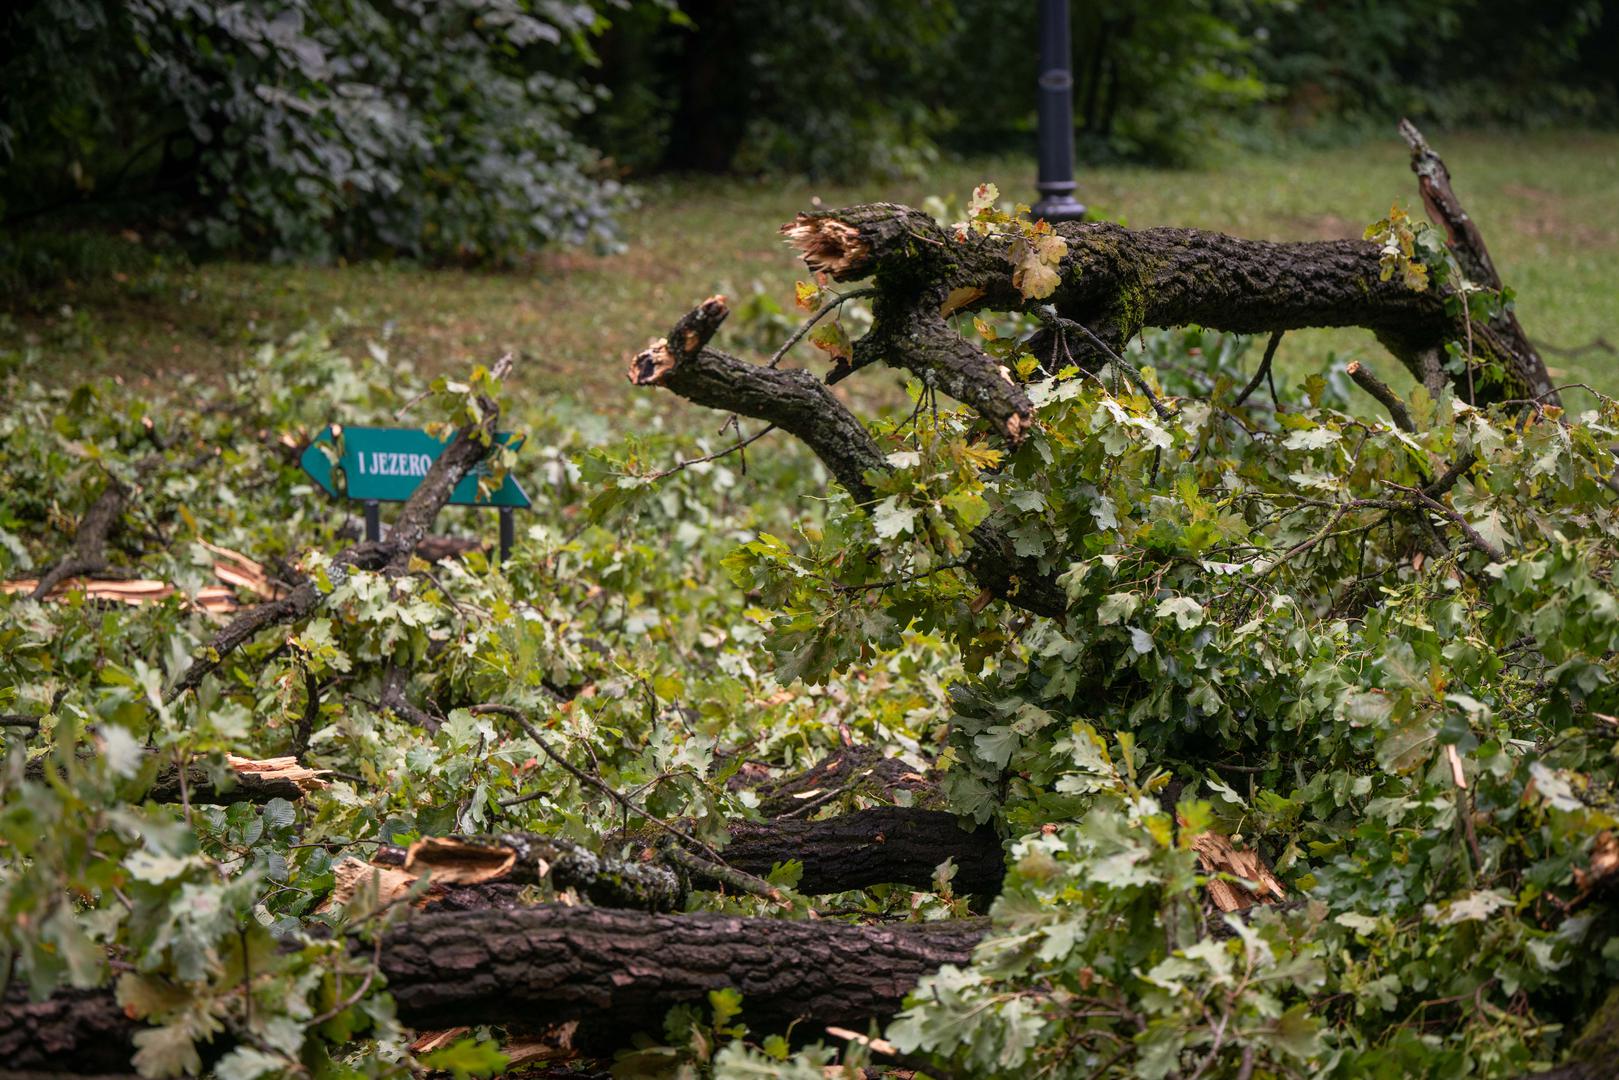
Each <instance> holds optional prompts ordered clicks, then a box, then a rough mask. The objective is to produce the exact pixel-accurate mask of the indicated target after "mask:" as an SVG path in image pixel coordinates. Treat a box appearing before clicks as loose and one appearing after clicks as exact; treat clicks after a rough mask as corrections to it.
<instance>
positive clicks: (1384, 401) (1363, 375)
mask: <svg viewBox="0 0 1619 1080" xmlns="http://www.w3.org/2000/svg"><path fill="white" fill-rule="evenodd" d="M1344 373H1345V374H1347V375H1348V376H1349V377H1350V378H1351V379H1354V380H1355V385H1356V386H1358V387H1360V388H1361V389H1362V390H1364V391H1366V392H1367V393H1368V394H1370V395H1371V396H1372V397H1373V398H1375V399H1376V401H1377V403H1378V404H1379V405H1381V406H1383V408H1385V409H1387V410H1388V413H1389V419H1390V420H1393V421H1394V426H1395V427H1397V428H1399V429H1400V430H1401V431H1403V432H1405V433H1406V434H1408V435H1409V434H1411V433H1412V432H1414V431H1416V430H1417V425H1416V424H1415V422H1413V421H1412V419H1411V410H1410V409H1408V408H1406V405H1405V402H1404V401H1403V400H1402V399H1401V398H1400V395H1399V394H1396V393H1395V392H1394V391H1393V390H1392V389H1390V388H1389V384H1388V383H1386V382H1384V381H1383V380H1382V379H1379V378H1378V377H1377V376H1376V375H1374V374H1372V369H1371V368H1369V367H1367V366H1366V365H1365V364H1363V363H1361V362H1360V361H1358V360H1352V361H1350V363H1349V364H1348V365H1347V366H1346V367H1345V368H1344Z"/></svg>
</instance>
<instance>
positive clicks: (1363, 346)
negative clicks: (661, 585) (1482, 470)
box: [0, 131, 1619, 414]
mask: <svg viewBox="0 0 1619 1080" xmlns="http://www.w3.org/2000/svg"><path fill="white" fill-rule="evenodd" d="M1431 134H1432V136H1433V142H1434V143H1435V145H1436V147H1437V148H1438V149H1439V151H1440V152H1441V153H1442V154H1443V155H1444V156H1445V159H1446V161H1447V162H1448V163H1449V165H1450V167H1451V171H1452V174H1453V176H1454V178H1455V183H1456V187H1457V190H1458V192H1459V193H1460V195H1461V196H1462V198H1463V200H1464V201H1465V203H1466V204H1467V207H1468V209H1469V211H1470V212H1471V213H1472V215H1473V216H1474V218H1475V219H1476V220H1477V221H1478V222H1479V224H1480V226H1481V227H1482V229H1483V230H1484V234H1485V237H1486V239H1487V240H1488V241H1489V243H1490V247H1491V251H1492V253H1493V255H1494V256H1495V260H1496V263H1497V265H1498V266H1499V267H1500V269H1501V271H1502V274H1503V276H1504V277H1505V279H1506V280H1507V282H1508V283H1509V284H1511V285H1512V286H1513V287H1514V288H1515V289H1516V290H1517V293H1518V308H1519V315H1520V318H1521V319H1522V321H1523V324H1524V326H1525V327H1526V328H1527V329H1528V332H1529V334H1530V335H1531V337H1534V338H1536V339H1537V340H1539V341H1541V342H1545V343H1550V344H1552V345H1555V346H1570V345H1583V344H1585V343H1587V342H1590V341H1591V340H1593V339H1595V338H1598V337H1605V338H1606V339H1607V340H1609V341H1614V342H1619V299H1616V288H1619V135H1612V134H1588V133H1572V132H1551V133H1543V134H1533V135H1513V136H1507V135H1488V136H1485V135H1452V136H1445V135H1443V134H1442V133H1437V132H1435V133H1431ZM981 180H994V181H996V182H997V183H998V184H999V185H1000V188H1001V191H1002V192H1003V193H1005V194H1006V195H1008V196H1015V197H1022V198H1030V196H1031V194H1032V181H1033V175H1032V161H1031V160H1003V161H979V162H970V163H950V164H945V165H941V166H940V167H939V168H938V169H937V170H936V171H935V172H934V173H933V174H932V175H931V176H929V177H928V178H927V179H926V180H925V181H904V182H887V183H884V182H872V183H866V184H858V185H852V186H839V185H832V184H812V183H809V182H806V181H802V180H787V181H782V180H779V179H775V180H769V181H759V182H753V181H737V180H723V181H721V180H690V179H682V180H673V181H656V182H652V183H649V184H647V185H645V186H644V187H643V189H642V192H643V201H642V205H641V207H640V208H639V209H638V210H636V211H635V212H633V213H632V214H631V215H629V216H628V217H627V218H626V220H625V222H624V226H625V239H626V241H627V245H626V248H625V250H624V251H623V252H622V253H619V254H615V255H605V256H604V255H594V254H589V253H585V252H579V251H558V252H552V253H548V254H546V255H544V256H542V257H541V258H540V259H538V260H537V262H536V264H535V265H534V266H533V267H532V268H530V269H528V270H525V271H522V272H508V273H492V272H480V271H468V270H457V269H440V270H434V269H424V268H421V267H417V266H414V265H409V264H405V263H376V264H365V265H355V266H338V267H304V266H275V265H266V264H260V263H247V262H212V263H206V264H204V265H202V266H200V267H198V268H195V269H183V270H167V271H162V272H155V273H153V272H138V273H134V274H130V275H120V277H121V278H122V280H119V279H118V278H111V277H109V278H103V279H101V280H98V281H94V282H86V283H83V284H77V285H75V284H72V283H70V284H69V285H67V286H65V287H63V288H62V289H60V290H58V291H55V292H53V293H52V294H51V295H49V296H38V295H35V296H26V297H11V298H9V300H8V302H7V303H6V307H7V308H9V312H10V313H9V315H0V346H13V345H16V344H17V343H18V342H19V341H26V342H28V343H30V344H32V345H34V346H35V347H36V348H35V350H34V355H35V357H36V360H35V361H34V365H33V366H35V367H36V369H37V370H38V372H39V373H40V376H41V377H44V378H51V379H71V378H75V377H78V376H80V375H83V374H90V373H109V372H118V373H121V374H123V375H124V376H125V377H126V378H128V379H131V380H132V381H135V382H137V383H147V382H153V381H157V382H161V381H162V380H163V378H164V376H165V373H167V372H170V371H172V370H175V369H189V370H204V371H208V370H219V369H220V368H222V367H223V366H224V365H229V364H230V363H232V361H233V358H235V357H238V356H240V355H241V354H242V350H244V349H245V348H248V347H251V346H252V345H254V344H256V343H258V342H261V341H265V340H273V339H276V338H278V337H280V336H282V335H284V334H286V333H288V332H289V331H292V330H295V329H298V328H299V327H302V326H305V325H308V324H312V323H313V324H323V325H327V326H329V327H331V328H332V332H333V334H334V335H335V336H336V337H337V339H338V340H339V341H340V342H341V343H343V344H344V345H345V346H347V347H350V348H354V349H361V348H365V347H366V343H367V342H378V343H383V344H385V345H386V347H387V348H388V349H389V350H390V351H391V352H392V353H393V354H394V355H397V356H404V357H408V358H410V359H411V360H413V361H414V362H416V363H418V364H419V365H421V366H422V367H424V368H426V369H429V370H437V369H452V370H453V369H460V368H463V367H465V366H466V365H467V364H468V363H469V362H471V361H474V360H480V361H485V362H487V361H490V360H492V359H494V358H495V357H497V356H499V355H500V354H501V353H502V352H504V351H506V350H513V351H515V352H517V353H518V355H519V356H520V357H521V358H522V360H523V362H522V363H521V364H520V366H519V372H520V378H521V384H522V385H524V386H525V387H527V388H528V389H529V390H530V391H531V392H537V393H562V394H569V395H575V396H578V397H580V398H583V399H584V400H585V401H586V402H588V404H589V405H590V406H591V407H593V408H594V409H596V410H598V411H600V412H602V413H604V414H606V413H613V412H617V411H619V410H620V409H622V408H623V407H624V406H625V404H626V402H627V400H628V399H630V398H632V397H645V396H646V395H645V394H644V392H636V391H632V390H631V389H630V388H629V387H628V386H627V385H626V384H625V381H624V378H623V371H624V362H625V360H626V358H627V357H628V356H629V355H630V354H631V353H633V352H634V351H635V350H637V349H639V348H640V347H642V346H643V345H644V344H645V343H646V341H647V340H648V339H649V338H651V337H655V336H658V335H660V334H662V333H663V332H664V331H665V330H666V329H667V327H668V326H669V324H670V323H671V322H672V321H673V320H674V319H675V318H676V317H677V316H678V315H679V314H681V313H682V312H683V311H685V310H686V309H687V307H689V306H690V305H691V304H692V303H693V302H695V301H696V300H699V299H701V298H702V297H704V296H706V295H708V294H710V293H712V292H715V291H724V292H727V293H728V294H729V295H731V296H732V297H733V298H735V297H739V296H742V297H745V296H746V295H747V294H748V293H749V292H750V291H751V290H752V289H753V288H754V286H755V283H758V285H760V286H762V287H763V288H765V289H767V290H768V291H769V292H770V293H771V294H772V295H773V296H774V297H776V298H777V299H778V300H779V301H780V302H781V303H782V305H783V306H784V307H787V308H789V309H790V307H791V305H790V297H791V291H792V282H793V280H794V279H795V277H797V276H801V274H800V271H801V269H802V268H801V266H800V265H799V264H798V263H797V262H796V260H795V259H793V258H792V256H791V255H790V253H789V252H788V251H787V249H786V248H785V247H784V246H783V245H782V244H781V243H780V242H779V240H778V237H777V235H776V226H777V225H778V224H780V223H781V222H783V221H785V220H787V219H788V218H790V217H791V216H792V214H793V212H794V211H795V210H798V209H800V208H804V207H807V206H809V205H811V203H812V200H813V199H815V198H817V197H818V198H819V199H820V200H821V202H822V203H824V204H826V205H833V206H836V205H842V204H847V203H850V202H856V201H865V200H875V199H890V200H898V201H906V202H917V201H920V200H921V199H922V198H923V197H925V196H927V195H929V194H941V195H953V196H956V197H957V198H958V199H963V198H964V196H965V195H966V193H967V192H968V191H969V189H970V188H971V187H972V185H973V184H975V183H977V182H979V181H981ZM1080 193H1081V195H1082V197H1083V198H1084V199H1085V200H1086V201H1087V202H1089V203H1090V205H1091V206H1092V207H1093V208H1094V209H1095V210H1097V211H1098V212H1100V213H1102V214H1105V215H1107V216H1110V217H1115V218H1120V219H1122V220H1124V221H1125V222H1126V223H1127V224H1130V225H1134V226H1147V225H1192V226H1200V227H1203V228H1209V229H1219V230H1223V231H1226V232H1231V233H1235V234H1237V235H1241V236H1249V237H1257V238H1266V239H1275V240H1288V239H1317V238H1329V237H1347V236H1358V235H1359V234H1360V232H1361V230H1362V228H1363V227H1364V225H1365V224H1366V223H1367V222H1369V221H1372V220H1374V219H1376V218H1378V217H1381V216H1382V215H1383V213H1384V212H1385V211H1386V210H1387V209H1388V207H1389V205H1390V204H1391V203H1393V202H1396V201H1398V202H1400V203H1402V204H1404V205H1406V206H1408V207H1413V208H1417V198H1416V185H1415V182H1414V178H1413V177H1412V174H1411V172H1410V169H1409V167H1408V164H1407V156H1406V151H1405V146H1404V143H1403V142H1401V141H1400V140H1399V139H1398V138H1397V137H1396V136H1395V135H1394V134H1393V132H1392V131H1391V132H1390V134H1389V137H1388V138H1387V139H1383V140H1379V141H1376V142H1372V143H1368V144H1365V145H1362V146H1358V147H1353V148H1344V149H1335V150H1326V151H1312V152H1305V151H1298V152H1294V153H1291V154H1288V155H1287V156H1283V157H1276V158H1254V159H1247V160H1243V161H1238V162H1234V163H1231V164H1229V165H1227V166H1225V167H1221V168H1217V169H1208V170H1197V171H1174V172H1166V171H1158V170H1150V169H1141V168H1129V167H1110V168H1100V169H1088V170H1084V171H1083V172H1082V174H1081V177H1080ZM721 343H722V344H727V342H726V339H725V337H724V335H723V334H722V338H721ZM729 344H730V346H731V347H733V348H735V343H734V342H731V343H729ZM801 348H804V347H802V346H801ZM1283 353H1284V357H1285V361H1286V369H1287V370H1288V371H1291V372H1298V371H1301V370H1314V369H1318V368H1320V367H1321V366H1323V365H1325V364H1326V363H1328V362H1330V360H1331V359H1332V357H1333V356H1334V355H1336V356H1337V357H1338V358H1340V359H1342V358H1346V357H1348V356H1349V355H1359V356H1364V357H1369V358H1376V357H1378V356H1379V355H1381V350H1380V349H1379V347H1378V346H1377V345H1376V343H1375V342H1374V341H1373V340H1372V338H1371V337H1370V335H1369V334H1365V333H1362V332H1358V331H1309V332H1302V333H1297V334H1293V335H1290V336H1289V338H1288V339H1287V343H1286V344H1285V345H1284V346H1283ZM806 360H808V358H807V357H806ZM1547 360H1548V363H1549V364H1551V366H1552V367H1553V369H1554V374H1556V375H1557V376H1558V377H1559V378H1560V379H1563V380H1565V381H1589V382H1591V383H1593V384H1595V385H1597V386H1599V387H1602V388H1604V389H1606V390H1608V391H1619V357H1615V356H1614V355H1613V354H1612V353H1611V352H1606V351H1600V350H1597V351H1587V352H1584V353H1582V354H1579V355H1572V356H1570V355H1564V354H1562V353H1558V352H1548V354H1547ZM810 362H813V361H810ZM1388 366H1389V368H1390V371H1389V374H1390V375H1391V376H1393V375H1395V374H1396V372H1395V371H1394V370H1393V363H1392V361H1389V363H1388ZM657 396H658V397H659V399H660V400H661V401H662V402H665V403H668V402H670V401H671V399H670V398H669V397H668V396H667V395H657Z"/></svg>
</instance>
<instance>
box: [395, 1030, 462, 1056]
mask: <svg viewBox="0 0 1619 1080" xmlns="http://www.w3.org/2000/svg"><path fill="white" fill-rule="evenodd" d="M471 1030H472V1029H471V1028H469V1027H453V1028H445V1029H444V1030H443V1031H424V1032H422V1033H421V1034H420V1035H418V1036H416V1041H415V1042H413V1043H411V1044H410V1052H411V1053H413V1054H431V1053H432V1052H433V1051H434V1050H442V1049H444V1048H445V1047H446V1046H449V1045H450V1044H451V1043H453V1042H455V1041H456V1040H457V1039H463V1038H465V1037H466V1035H467V1033H468V1032H470V1031H471Z"/></svg>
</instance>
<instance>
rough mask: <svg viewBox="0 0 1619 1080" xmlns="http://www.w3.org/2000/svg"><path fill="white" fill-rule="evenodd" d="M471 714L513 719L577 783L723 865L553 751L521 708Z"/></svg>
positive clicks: (496, 707) (493, 707) (481, 708)
mask: <svg viewBox="0 0 1619 1080" xmlns="http://www.w3.org/2000/svg"><path fill="white" fill-rule="evenodd" d="M468 711H469V712H471V713H472V714H473V715H474V716H477V715H482V714H485V713H496V714H498V715H500V716H509V717H511V718H512V719H513V720H516V721H517V725H518V726H519V727H521V728H522V729H523V733H524V734H525V735H527V736H528V737H529V738H530V739H532V740H534V742H535V744H536V745H538V746H539V748H540V750H541V751H542V752H543V753H544V754H545V756H546V757H548V758H550V759H551V760H552V761H554V762H556V763H557V764H558V765H560V766H562V768H563V769H565V770H566V771H567V772H568V774H569V775H570V776H572V777H573V778H574V779H575V780H577V781H579V782H580V783H581V784H586V785H588V786H590V787H593V788H595V789H596V790H597V791H599V792H601V793H602V794H603V795H606V796H607V797H608V798H609V799H611V800H612V801H613V802H615V803H617V804H618V805H619V806H621V807H623V808H624V809H625V810H626V811H628V812H629V813H632V814H635V815H636V816H638V817H643V818H646V819H647V820H648V821H650V822H652V824H654V825H656V826H657V827H658V828H660V829H662V830H663V831H664V832H666V833H668V834H669V835H670V836H673V837H676V838H677V839H680V840H683V841H685V842H686V843H688V844H690V845H692V846H693V847H695V848H698V849H699V850H701V851H702V852H703V853H704V854H706V855H708V856H710V857H711V858H712V859H713V860H714V861H715V862H718V863H723V862H724V861H725V858H724V856H722V855H721V854H720V853H719V852H718V851H715V850H714V849H713V848H712V847H710V846H708V845H707V844H705V843H703V842H702V841H701V840H699V839H697V838H696V837H695V836H693V835H691V834H690V833H688V832H687V831H686V830H684V829H681V828H679V827H677V826H675V825H671V824H670V823H669V822H667V821H665V820H663V819H662V818H660V817H658V816H657V815H656V814H653V813H652V812H651V811H649V810H647V809H645V808H644V807H642V806H640V805H639V804H638V803H636V802H635V801H634V800H633V799H631V798H630V797H629V796H627V795H625V794H623V793H622V792H620V791H619V790H618V789H616V788H614V787H613V786H612V785H611V784H609V783H607V781H605V780H603V779H602V778H601V777H599V776H592V775H591V774H590V773H587V772H585V770H583V769H581V768H579V766H577V765H575V764H574V763H573V762H571V761H569V760H568V759H567V758H565V757H563V756H562V755H561V754H559V753H557V752H556V751H555V750H553V749H552V748H551V744H550V743H549V742H547V741H546V740H545V739H543V738H541V736H540V733H539V732H538V731H537V730H536V729H535V727H534V725H533V724H530V723H529V722H528V718H527V717H526V716H524V715H523V711H522V710H521V709H518V708H516V707H515V706H512V705H501V704H499V703H497V702H487V703H485V704H482V705H474V706H472V707H471V708H470V709H469V710H468Z"/></svg>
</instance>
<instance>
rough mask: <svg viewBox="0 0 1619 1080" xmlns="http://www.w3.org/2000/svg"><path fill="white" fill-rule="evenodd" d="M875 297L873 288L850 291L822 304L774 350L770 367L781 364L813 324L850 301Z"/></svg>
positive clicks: (875, 291)
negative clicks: (864, 297) (863, 297)
mask: <svg viewBox="0 0 1619 1080" xmlns="http://www.w3.org/2000/svg"><path fill="white" fill-rule="evenodd" d="M876 295H877V290H876V288H875V287H867V288H864V289H852V290H850V291H849V292H846V293H843V294H841V295H839V296H835V297H833V298H832V299H831V300H828V301H827V302H826V303H825V304H822V305H821V308H820V310H819V311H817V312H816V313H815V314H813V315H811V316H810V317H809V318H808V319H805V320H804V322H803V323H802V324H800V325H799V327H798V329H797V330H794V331H793V332H792V334H790V335H789V336H788V338H787V340H786V342H785V343H783V345H782V347H781V348H779V349H777V350H776V352H775V355H774V356H772V357H771V358H770V366H771V367H775V366H776V365H777V364H779V363H781V360H782V357H784V356H786V355H787V353H788V351H789V350H790V349H792V347H793V346H794V345H797V344H798V343H799V342H800V341H803V340H804V335H805V334H807V333H809V332H810V330H811V329H813V328H814V326H815V324H816V323H818V322H820V321H821V320H822V319H824V318H826V316H827V315H829V314H831V313H832V312H833V311H836V310H837V309H838V308H839V307H842V306H843V305H844V304H847V303H848V302H849V301H850V300H856V299H859V298H860V297H862V296H876Z"/></svg>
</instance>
